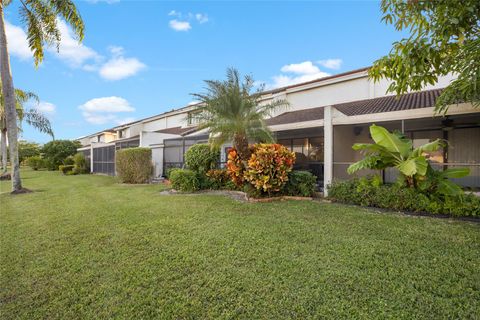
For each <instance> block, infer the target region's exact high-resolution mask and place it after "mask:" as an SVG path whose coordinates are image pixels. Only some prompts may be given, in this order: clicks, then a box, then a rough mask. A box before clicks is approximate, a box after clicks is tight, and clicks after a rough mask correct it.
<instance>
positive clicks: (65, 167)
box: [58, 164, 75, 174]
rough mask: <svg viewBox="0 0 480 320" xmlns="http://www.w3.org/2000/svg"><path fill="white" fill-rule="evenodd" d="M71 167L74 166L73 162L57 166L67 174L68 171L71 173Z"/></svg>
mask: <svg viewBox="0 0 480 320" xmlns="http://www.w3.org/2000/svg"><path fill="white" fill-rule="evenodd" d="M73 168H75V166H74V165H73V164H71V165H60V166H59V167H58V169H59V170H60V171H61V172H62V173H63V174H69V173H70V172H72V173H73Z"/></svg>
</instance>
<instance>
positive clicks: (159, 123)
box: [143, 117, 167, 131]
mask: <svg viewBox="0 0 480 320" xmlns="http://www.w3.org/2000/svg"><path fill="white" fill-rule="evenodd" d="M166 128H167V118H166V117H164V118H161V119H158V120H154V121H148V122H145V123H144V124H143V131H157V130H162V129H166Z"/></svg>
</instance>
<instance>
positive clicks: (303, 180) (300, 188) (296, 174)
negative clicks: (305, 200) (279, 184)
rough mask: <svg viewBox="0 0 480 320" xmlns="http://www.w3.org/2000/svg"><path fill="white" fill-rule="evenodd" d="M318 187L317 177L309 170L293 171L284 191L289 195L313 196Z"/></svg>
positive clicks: (289, 175)
mask: <svg viewBox="0 0 480 320" xmlns="http://www.w3.org/2000/svg"><path fill="white" fill-rule="evenodd" d="M316 188H317V177H316V176H314V175H313V174H312V173H310V172H308V171H292V172H290V173H289V174H288V181H287V183H286V184H285V187H283V192H284V193H285V194H286V195H289V196H300V197H312V196H313V195H314V194H315V190H316Z"/></svg>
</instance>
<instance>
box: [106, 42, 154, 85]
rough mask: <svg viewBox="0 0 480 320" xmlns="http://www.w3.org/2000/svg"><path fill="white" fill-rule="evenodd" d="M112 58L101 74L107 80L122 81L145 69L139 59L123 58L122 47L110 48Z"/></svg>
mask: <svg viewBox="0 0 480 320" xmlns="http://www.w3.org/2000/svg"><path fill="white" fill-rule="evenodd" d="M110 52H111V53H112V58H111V59H110V60H108V61H107V62H106V63H105V64H104V65H102V66H101V68H100V70H99V74H100V76H101V77H102V78H104V79H106V80H112V81H114V80H120V79H125V78H128V77H131V76H133V75H135V74H137V73H138V72H140V71H141V70H143V69H145V67H146V66H145V64H143V63H142V62H141V61H140V60H138V59H137V58H125V57H123V54H124V50H123V48H122V47H110Z"/></svg>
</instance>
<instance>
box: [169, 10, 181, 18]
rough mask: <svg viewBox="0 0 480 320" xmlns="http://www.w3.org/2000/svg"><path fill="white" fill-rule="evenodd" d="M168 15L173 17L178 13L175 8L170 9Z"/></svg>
mask: <svg viewBox="0 0 480 320" xmlns="http://www.w3.org/2000/svg"><path fill="white" fill-rule="evenodd" d="M168 15H169V16H174V17H177V16H179V15H180V13H179V12H177V11H175V10H171V11H170V12H169V13H168Z"/></svg>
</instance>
